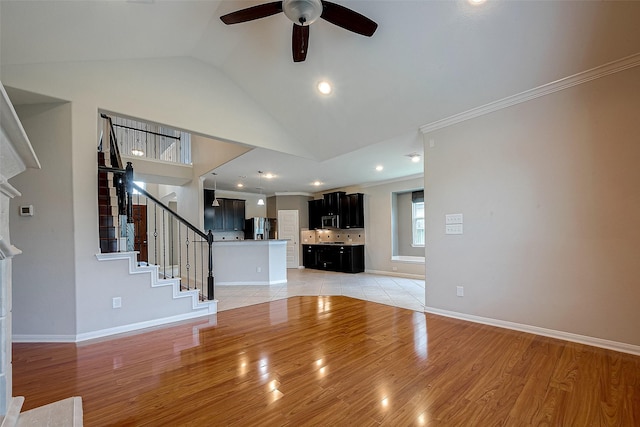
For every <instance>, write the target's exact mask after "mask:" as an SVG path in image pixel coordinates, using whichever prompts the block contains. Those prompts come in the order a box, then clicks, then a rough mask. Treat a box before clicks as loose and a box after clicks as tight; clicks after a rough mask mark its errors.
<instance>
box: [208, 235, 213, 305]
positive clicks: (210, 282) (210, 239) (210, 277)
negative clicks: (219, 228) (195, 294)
mask: <svg viewBox="0 0 640 427" xmlns="http://www.w3.org/2000/svg"><path fill="white" fill-rule="evenodd" d="M207 244H208V245H209V275H208V276H207V299H208V300H212V299H213V233H212V232H211V230H209V232H208V233H207Z"/></svg>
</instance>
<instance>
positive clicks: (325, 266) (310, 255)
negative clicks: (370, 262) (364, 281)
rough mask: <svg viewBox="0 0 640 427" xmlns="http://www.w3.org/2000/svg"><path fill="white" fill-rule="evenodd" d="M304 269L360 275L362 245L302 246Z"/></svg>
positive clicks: (362, 268) (362, 258) (361, 268)
mask: <svg viewBox="0 0 640 427" xmlns="http://www.w3.org/2000/svg"><path fill="white" fill-rule="evenodd" d="M302 253H303V257H302V262H303V265H304V267H305V268H313V269H317V270H328V271H338V272H343V273H360V272H363V271H364V245H334V244H330V245H329V244H327V245H323V244H320V245H302Z"/></svg>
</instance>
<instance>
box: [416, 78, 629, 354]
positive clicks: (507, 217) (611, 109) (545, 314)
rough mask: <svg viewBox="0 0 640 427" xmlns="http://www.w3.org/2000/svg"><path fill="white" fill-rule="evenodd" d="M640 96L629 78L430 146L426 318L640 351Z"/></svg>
mask: <svg viewBox="0 0 640 427" xmlns="http://www.w3.org/2000/svg"><path fill="white" fill-rule="evenodd" d="M639 94H640V67H635V68H630V69H627V70H625V71H621V72H617V73H615V74H610V75H607V76H606V77H602V78H598V79H596V80H591V81H589V82H588V83H584V84H580V85H578V86H573V87H571V88H569V89H565V90H562V91H560V92H555V93H553V94H550V95H546V96H543V97H539V98H536V99H534V100H531V101H528V102H525V103H522V104H518V105H515V106H512V107H509V108H506V109H503V110H500V111H496V112H493V113H491V114H487V115H484V116H481V117H478V118H475V119H471V120H468V121H465V122H462V123H459V124H456V125H453V126H450V127H448V128H445V129H441V130H439V131H435V132H432V133H430V134H427V135H426V136H425V141H429V140H433V141H434V144H435V147H433V148H431V147H430V144H429V143H427V144H425V154H426V160H425V183H426V188H425V198H426V200H428V203H427V204H426V214H425V215H426V232H427V236H428V241H427V246H426V248H427V250H426V252H427V253H426V271H427V286H426V305H427V306H429V307H434V308H437V309H442V310H448V311H452V312H458V313H463V314H469V315H476V316H482V317H487V318H493V319H500V320H506V321H511V322H516V323H521V324H526V325H532V326H537V327H543V328H548V329H553V330H557V331H565V332H570V333H575V334H580V335H587V336H591V337H596V338H602V339H607V340H612V341H617V342H622V343H628V344H632V345H640V329H639V328H638V325H640V309H639V308H638V302H639V301H640V286H638V278H640V262H638V254H639V252H638V248H639V246H638V245H639V243H638V242H640V227H638V226H637V225H636V222H637V219H638V218H640V190H639V188H640V187H639V183H640V166H639V165H640V143H639V141H640V139H639V135H640V128H639V125H638V123H639V122H638V119H639V112H640V96H638V95H639ZM447 213H463V214H464V234H463V235H445V233H444V219H445V214H447ZM456 286H464V288H465V296H464V297H462V298H460V297H456Z"/></svg>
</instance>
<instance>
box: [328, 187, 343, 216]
mask: <svg viewBox="0 0 640 427" xmlns="http://www.w3.org/2000/svg"><path fill="white" fill-rule="evenodd" d="M345 194H347V193H345V192H344V191H334V192H333V193H327V194H323V195H322V197H323V199H324V215H340V206H341V201H342V197H343V196H344V195H345Z"/></svg>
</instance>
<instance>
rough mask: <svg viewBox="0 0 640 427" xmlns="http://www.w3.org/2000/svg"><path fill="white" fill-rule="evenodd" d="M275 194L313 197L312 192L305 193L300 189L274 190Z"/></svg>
mask: <svg viewBox="0 0 640 427" xmlns="http://www.w3.org/2000/svg"><path fill="white" fill-rule="evenodd" d="M274 195H275V196H305V197H313V193H305V192H302V191H276V192H275V193H274Z"/></svg>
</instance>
